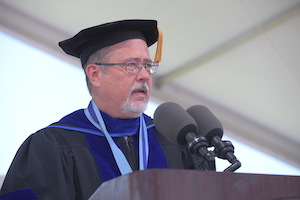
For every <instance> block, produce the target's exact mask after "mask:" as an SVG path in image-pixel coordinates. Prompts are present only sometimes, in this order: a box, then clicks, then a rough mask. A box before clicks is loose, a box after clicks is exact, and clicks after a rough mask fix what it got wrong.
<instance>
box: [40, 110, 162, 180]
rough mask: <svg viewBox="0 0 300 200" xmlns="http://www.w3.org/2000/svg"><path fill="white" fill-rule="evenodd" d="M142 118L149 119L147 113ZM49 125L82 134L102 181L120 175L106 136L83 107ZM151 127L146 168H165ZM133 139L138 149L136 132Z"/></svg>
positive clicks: (148, 128) (146, 120)
mask: <svg viewBox="0 0 300 200" xmlns="http://www.w3.org/2000/svg"><path fill="white" fill-rule="evenodd" d="M144 118H145V122H146V124H147V123H149V122H150V120H151V118H150V117H149V116H147V115H144ZM49 127H56V128H63V129H67V130H75V131H79V132H82V133H83V134H84V136H85V138H86V140H87V143H88V145H89V147H90V150H91V152H92V154H93V156H94V158H95V160H96V162H97V165H98V170H99V173H100V176H101V179H102V181H103V182H104V181H107V180H110V179H112V178H115V177H117V176H120V175H121V173H120V171H119V169H118V166H117V164H116V161H115V159H114V156H113V154H112V152H111V150H110V147H109V144H108V142H107V140H106V138H105V137H103V135H102V133H101V132H100V131H99V129H97V128H96V127H95V126H94V125H93V124H91V123H90V121H89V120H88V119H87V118H86V116H85V114H84V111H83V109H81V110H77V111H75V112H73V113H71V114H69V115H67V116H65V117H64V118H62V119H61V120H60V121H59V122H57V123H53V124H52V125H50V126H48V127H46V128H49ZM153 127H154V125H150V126H148V127H147V130H148V141H149V157H148V166H147V168H148V169H150V168H167V162H166V158H165V155H164V153H163V151H162V149H161V147H160V145H159V143H158V141H157V140H156V137H155V131H154V128H153ZM133 139H134V144H135V148H136V149H137V150H138V149H139V147H138V134H135V135H134V136H133ZM113 140H114V141H115V143H116V144H117V145H119V143H118V140H117V139H116V138H113ZM137 153H138V151H137ZM138 156H139V155H138Z"/></svg>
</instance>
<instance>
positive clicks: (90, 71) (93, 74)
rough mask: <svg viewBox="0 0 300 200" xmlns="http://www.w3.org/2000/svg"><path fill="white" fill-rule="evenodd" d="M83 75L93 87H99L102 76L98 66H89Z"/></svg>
mask: <svg viewBox="0 0 300 200" xmlns="http://www.w3.org/2000/svg"><path fill="white" fill-rule="evenodd" d="M85 73H86V75H87V76H88V78H89V80H90V82H91V84H92V85H94V86H95V87H99V86H100V78H101V75H102V71H101V69H100V67H99V66H98V65H95V64H89V65H88V66H87V67H86V69H85Z"/></svg>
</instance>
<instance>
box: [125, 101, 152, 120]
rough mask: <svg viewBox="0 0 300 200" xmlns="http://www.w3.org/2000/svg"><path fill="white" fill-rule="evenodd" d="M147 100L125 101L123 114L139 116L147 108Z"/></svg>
mask: <svg viewBox="0 0 300 200" xmlns="http://www.w3.org/2000/svg"><path fill="white" fill-rule="evenodd" d="M147 105H148V101H146V102H145V101H140V102H136V103H127V104H125V105H124V106H123V108H122V110H123V113H124V114H130V115H131V116H132V117H138V116H140V115H141V114H142V113H143V112H144V111H145V110H146V109H147Z"/></svg>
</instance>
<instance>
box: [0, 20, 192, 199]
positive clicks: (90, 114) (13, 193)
mask: <svg viewBox="0 0 300 200" xmlns="http://www.w3.org/2000/svg"><path fill="white" fill-rule="evenodd" d="M158 38H159V42H158V43H159V44H158V47H159V48H158V50H159V51H158V55H157V57H156V60H155V62H153V61H152V60H151V58H150V56H149V52H148V47H149V46H151V45H152V44H154V43H155V42H156V41H157V40H158ZM160 40H161V33H160V32H159V30H158V28H157V22H156V21H154V20H123V21H117V22H112V23H107V24H103V25H99V26H95V27H92V28H88V29H85V30H82V31H81V32H79V33H78V34H77V35H75V36H74V37H72V38H70V39H68V40H65V41H62V42H60V43H59V45H60V47H62V49H63V50H64V51H65V52H66V53H67V54H70V55H72V56H75V57H78V58H80V60H81V63H82V66H83V69H84V71H85V74H86V77H87V85H88V88H89V91H90V94H91V96H92V100H91V102H90V104H89V106H88V107H87V108H86V109H81V110H77V111H75V112H73V113H71V114H69V115H67V116H65V117H64V118H62V119H61V120H60V121H58V122H56V123H53V124H51V125H50V126H48V127H46V128H44V129H42V130H40V131H38V132H36V133H34V134H32V135H31V136H29V137H28V138H27V140H26V141H25V142H24V143H23V144H22V146H21V147H20V149H19V150H18V152H17V154H16V156H15V158H14V160H13V162H12V165H11V167H10V169H9V171H8V173H7V176H6V178H5V181H4V183H3V187H2V189H1V194H3V195H2V196H1V197H2V198H3V199H5V198H7V199H9V198H15V199H17V198H18V197H20V199H25V197H26V198H27V199H37V198H39V199H55V200H59V199H63V200H67V199H88V198H89V197H90V196H91V195H92V194H93V192H94V191H95V190H96V189H97V188H98V187H99V186H100V184H101V183H102V182H104V181H108V180H110V179H112V178H115V177H117V176H120V175H123V174H127V173H130V172H132V171H134V170H143V169H149V168H186V169H187V168H193V162H192V161H191V159H190V156H189V155H188V154H187V152H186V149H185V148H184V147H181V146H178V145H175V144H172V143H170V142H169V141H168V140H167V139H166V138H164V137H163V136H162V135H161V134H160V133H159V132H158V131H157V130H156V129H155V127H154V126H153V124H152V120H151V118H150V117H149V116H147V115H145V114H143V112H144V111H145V109H146V107H147V103H148V101H149V97H150V94H151V90H152V75H153V74H154V73H155V72H156V71H157V68H158V62H159V61H160V48H161V41H160ZM1 197H0V199H1Z"/></svg>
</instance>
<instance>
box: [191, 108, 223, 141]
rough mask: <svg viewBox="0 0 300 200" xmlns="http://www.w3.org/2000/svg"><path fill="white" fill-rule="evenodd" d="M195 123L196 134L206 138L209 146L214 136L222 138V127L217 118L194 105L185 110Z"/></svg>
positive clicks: (205, 109)
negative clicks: (196, 127)
mask: <svg viewBox="0 0 300 200" xmlns="http://www.w3.org/2000/svg"><path fill="white" fill-rule="evenodd" d="M186 111H187V112H188V113H189V114H190V115H191V116H192V117H193V118H194V120H195V121H196V123H197V126H198V132H197V133H198V134H199V135H202V136H204V137H206V139H207V140H208V142H209V143H210V144H211V140H212V139H213V137H215V136H219V137H220V138H222V136H223V126H222V124H221V122H220V121H219V120H218V119H217V117H216V116H215V115H214V114H213V113H212V112H211V111H210V110H209V109H208V108H207V107H205V106H202V105H194V106H191V107H190V108H188V109H187V110H186Z"/></svg>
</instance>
